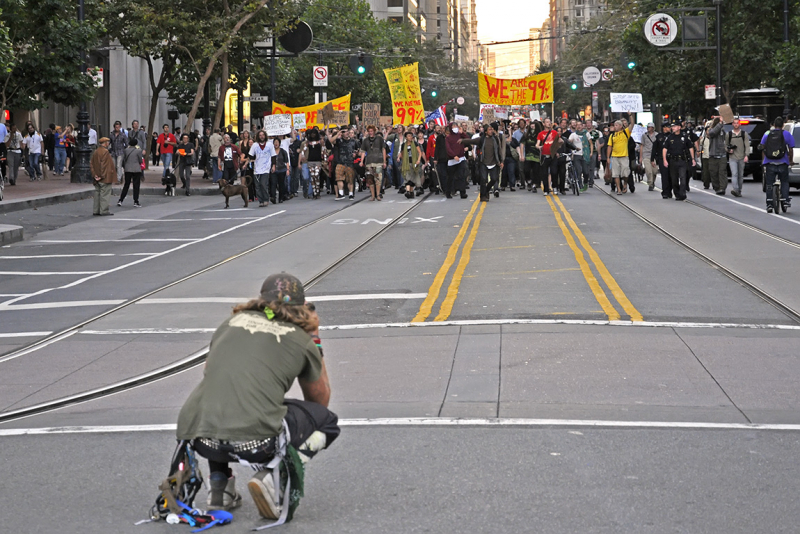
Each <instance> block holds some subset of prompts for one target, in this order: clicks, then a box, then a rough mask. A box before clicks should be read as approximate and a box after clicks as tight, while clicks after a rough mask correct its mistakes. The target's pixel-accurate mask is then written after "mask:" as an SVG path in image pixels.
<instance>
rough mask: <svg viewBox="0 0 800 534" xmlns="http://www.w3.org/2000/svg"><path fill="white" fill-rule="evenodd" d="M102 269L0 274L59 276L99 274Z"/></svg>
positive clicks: (4, 273) (1, 272)
mask: <svg viewBox="0 0 800 534" xmlns="http://www.w3.org/2000/svg"><path fill="white" fill-rule="evenodd" d="M99 272H101V271H38V272H28V271H0V275H6V276H58V275H61V274H63V275H74V274H97V273H99Z"/></svg>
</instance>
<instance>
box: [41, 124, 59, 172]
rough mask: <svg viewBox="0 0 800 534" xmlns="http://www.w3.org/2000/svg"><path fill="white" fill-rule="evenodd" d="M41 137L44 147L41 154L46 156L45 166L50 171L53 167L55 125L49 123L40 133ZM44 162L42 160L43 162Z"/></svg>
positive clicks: (54, 158) (54, 160)
mask: <svg viewBox="0 0 800 534" xmlns="http://www.w3.org/2000/svg"><path fill="white" fill-rule="evenodd" d="M42 139H43V141H44V148H43V152H42V155H43V156H46V157H47V162H46V163H47V168H48V169H50V170H51V171H52V170H53V169H54V168H55V162H56V157H55V150H56V125H55V124H50V126H49V127H48V128H47V129H46V130H45V131H44V133H43V134H42ZM43 164H44V162H43Z"/></svg>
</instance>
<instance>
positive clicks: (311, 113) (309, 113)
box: [272, 93, 350, 129]
mask: <svg viewBox="0 0 800 534" xmlns="http://www.w3.org/2000/svg"><path fill="white" fill-rule="evenodd" d="M328 104H332V105H333V110H334V111H350V93H347V94H346V95H344V96H341V97H339V98H334V99H333V100H328V101H326V102H320V103H319V104H312V105H310V106H303V107H301V108H290V107H289V106H286V105H284V104H279V103H277V102H273V103H272V114H273V115H280V114H286V113H288V114H290V115H293V114H295V113H305V114H306V128H308V129H311V128H313V127H314V126H317V127H319V128H320V129H322V128H324V127H325V122H324V121H323V120H322V108H324V107H325V106H327V105H328ZM346 125H347V123H345V124H329V125H328V126H346Z"/></svg>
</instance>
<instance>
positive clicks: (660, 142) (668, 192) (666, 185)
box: [650, 121, 672, 198]
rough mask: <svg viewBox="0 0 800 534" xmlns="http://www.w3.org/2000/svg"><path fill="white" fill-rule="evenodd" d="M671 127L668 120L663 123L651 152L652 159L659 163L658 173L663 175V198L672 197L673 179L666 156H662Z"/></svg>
mask: <svg viewBox="0 0 800 534" xmlns="http://www.w3.org/2000/svg"><path fill="white" fill-rule="evenodd" d="M669 128H670V126H669V123H668V122H666V121H665V122H662V123H661V133H659V134H658V135H656V140H655V142H654V143H653V149H652V151H651V153H650V160H651V162H654V163H655V164H656V165H658V174H659V175H660V176H661V197H662V198H672V180H671V179H670V177H669V169H668V168H667V167H666V166H665V165H664V158H663V157H662V156H661V154H662V151H663V150H664V144H665V143H666V142H667V137H669V133H670V132H669ZM654 189H655V188H654Z"/></svg>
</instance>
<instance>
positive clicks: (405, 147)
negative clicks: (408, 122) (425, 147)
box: [398, 129, 422, 199]
mask: <svg viewBox="0 0 800 534" xmlns="http://www.w3.org/2000/svg"><path fill="white" fill-rule="evenodd" d="M398 160H399V161H400V170H401V172H402V175H403V180H404V182H405V189H406V192H405V196H406V198H409V199H411V198H414V190H415V189H416V188H417V187H419V186H420V185H422V180H421V178H420V171H421V168H422V150H420V147H419V146H418V145H417V142H416V140H415V139H414V132H412V131H411V130H410V129H409V130H406V133H405V136H404V140H403V143H402V144H401V145H400V154H399V156H398Z"/></svg>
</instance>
